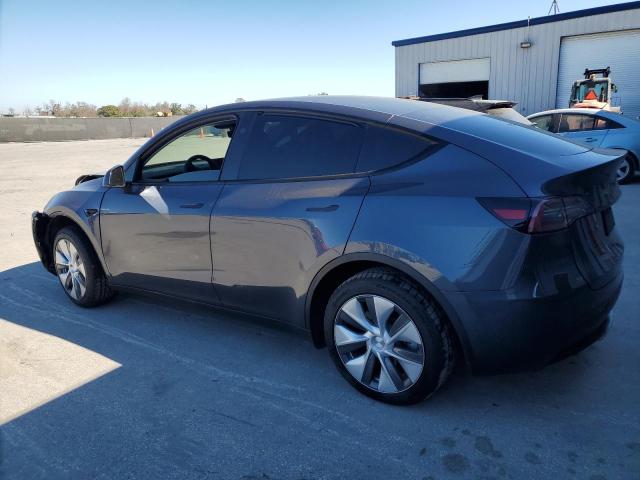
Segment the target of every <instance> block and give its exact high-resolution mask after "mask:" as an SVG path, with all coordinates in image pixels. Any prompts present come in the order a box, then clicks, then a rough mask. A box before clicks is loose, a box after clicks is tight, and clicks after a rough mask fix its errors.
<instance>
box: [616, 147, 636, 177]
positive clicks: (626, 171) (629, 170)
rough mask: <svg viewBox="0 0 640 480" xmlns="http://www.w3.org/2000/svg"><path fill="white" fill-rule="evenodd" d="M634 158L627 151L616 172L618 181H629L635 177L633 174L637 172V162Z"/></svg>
mask: <svg viewBox="0 0 640 480" xmlns="http://www.w3.org/2000/svg"><path fill="white" fill-rule="evenodd" d="M633 160H634V159H633V157H632V155H631V154H630V153H627V154H626V155H625V157H624V158H623V159H622V163H621V164H620V167H619V168H618V171H617V172H616V180H618V183H620V184H625V183H629V182H630V181H631V179H632V178H633V174H634V173H635V162H634V161H633Z"/></svg>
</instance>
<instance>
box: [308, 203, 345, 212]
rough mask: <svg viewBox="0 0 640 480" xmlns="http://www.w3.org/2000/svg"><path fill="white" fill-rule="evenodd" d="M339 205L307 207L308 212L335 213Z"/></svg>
mask: <svg viewBox="0 0 640 480" xmlns="http://www.w3.org/2000/svg"><path fill="white" fill-rule="evenodd" d="M337 209H338V205H335V204H334V205H327V206H326V207H307V212H335V211H336V210H337Z"/></svg>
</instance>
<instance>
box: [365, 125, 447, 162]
mask: <svg viewBox="0 0 640 480" xmlns="http://www.w3.org/2000/svg"><path fill="white" fill-rule="evenodd" d="M435 145H436V142H435V141H433V140H429V139H428V138H424V137H421V136H419V135H413V134H411V133H407V132H403V131H400V130H395V129H392V128H384V127H377V126H373V125H370V126H369V127H368V128H367V134H366V137H365V141H364V145H363V146H362V152H361V153H360V160H359V161H358V167H357V171H358V172H371V171H374V170H382V169H383V168H389V167H394V166H396V165H398V164H400V163H403V162H406V161H407V160H411V159H412V158H415V157H417V156H418V155H420V154H422V153H425V152H426V151H427V150H428V149H430V148H431V147H433V146H435Z"/></svg>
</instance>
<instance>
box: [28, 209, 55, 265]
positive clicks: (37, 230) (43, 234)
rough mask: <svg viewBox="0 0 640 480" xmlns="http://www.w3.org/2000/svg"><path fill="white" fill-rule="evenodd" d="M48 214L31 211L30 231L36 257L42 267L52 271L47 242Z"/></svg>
mask: <svg viewBox="0 0 640 480" xmlns="http://www.w3.org/2000/svg"><path fill="white" fill-rule="evenodd" d="M49 220H50V218H49V216H48V215H47V214H46V213H42V212H33V213H32V214H31V233H32V234H33V243H34V244H35V246H36V251H37V252H38V257H40V261H41V262H42V265H43V266H44V268H46V269H47V270H48V271H49V272H52V273H53V265H52V263H53V262H52V261H51V260H52V259H51V253H50V251H49V250H50V249H49V245H48V243H47V227H48V225H49Z"/></svg>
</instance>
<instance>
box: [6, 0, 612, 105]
mask: <svg viewBox="0 0 640 480" xmlns="http://www.w3.org/2000/svg"><path fill="white" fill-rule="evenodd" d="M612 3H622V2H611V1H609V2H608V1H606V0H559V5H560V10H561V12H567V11H571V10H578V9H582V8H589V7H594V6H600V5H608V4H612ZM550 5H551V0H509V1H492V0H485V1H477V0H464V1H462V0H448V1H447V0H444V1H433V0H420V1H417V0H395V1H390V0H387V1H379V0H370V1H364V0H354V1H349V0H343V1H334V0H323V1H304V0H298V1H290V0H280V1H269V0H263V1H258V0H231V1H229V0H227V1H224V2H222V1H206V0H200V1H190V0H181V1H180V0H173V1H164V0H158V1H154V2H151V1H149V2H145V1H138V0H128V1H123V0H107V1H105V0H102V1H100V0H98V1H89V0H83V1H72V0H49V1H36V0H0V111H4V110H6V109H7V108H9V107H15V108H16V109H17V110H18V111H20V110H21V109H22V108H24V106H25V105H31V106H34V105H38V104H41V103H43V102H46V101H48V100H49V99H55V100H58V101H61V102H67V101H68V102H74V101H78V100H80V101H86V102H89V103H93V104H96V105H98V106H100V105H103V104H107V103H116V104H117V103H118V102H119V101H120V100H121V99H122V98H123V97H125V96H128V97H130V98H131V99H133V100H138V101H143V102H148V103H155V102H157V101H164V100H167V101H176V102H180V103H184V104H187V103H194V104H196V105H198V106H204V105H209V106H212V105H217V104H221V103H228V102H232V101H233V100H234V99H236V98H237V97H243V98H245V99H247V100H252V99H258V98H270V97H279V96H287V95H307V94H312V93H318V92H323V91H324V92H328V93H330V94H361V95H386V96H392V95H393V94H394V49H393V47H392V46H391V41H392V40H397V39H402V38H408V37H415V36H422V35H430V34H435V33H442V32H448V31H453V30H460V29H464V28H473V27H478V26H483V25H490V24H494V23H501V22H507V21H512V20H520V19H524V18H526V17H527V16H531V17H537V16H544V15H546V14H547V11H548V10H549V6H550Z"/></svg>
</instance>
